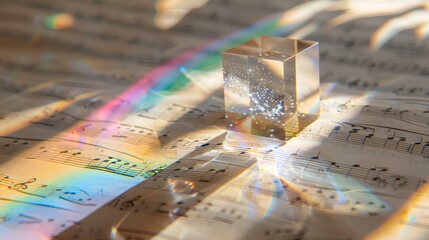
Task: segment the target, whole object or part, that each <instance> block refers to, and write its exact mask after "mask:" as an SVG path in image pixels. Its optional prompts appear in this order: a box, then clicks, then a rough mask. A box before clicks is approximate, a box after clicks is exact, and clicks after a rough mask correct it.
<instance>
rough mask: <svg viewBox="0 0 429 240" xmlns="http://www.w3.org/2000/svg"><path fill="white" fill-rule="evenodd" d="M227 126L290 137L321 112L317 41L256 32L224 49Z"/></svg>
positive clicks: (281, 138) (261, 133)
mask: <svg viewBox="0 0 429 240" xmlns="http://www.w3.org/2000/svg"><path fill="white" fill-rule="evenodd" d="M222 62H223V74H224V94H225V114H226V124H227V129H228V130H231V131H237V132H241V133H247V134H252V135H258V136H263V137H269V138H275V139H280V140H287V139H289V138H291V137H293V136H295V135H296V134H297V133H299V132H300V131H301V130H302V129H303V128H304V127H306V126H308V125H309V124H310V123H312V122H313V121H314V120H316V119H317V118H318V117H319V101H320V94H319V45H318V43H317V42H312V41H306V40H296V39H290V38H280V37H266V36H263V37H257V38H255V39H253V40H251V41H248V42H246V43H243V44H241V45H238V46H235V47H233V48H231V49H229V50H227V51H225V52H223V53H222Z"/></svg>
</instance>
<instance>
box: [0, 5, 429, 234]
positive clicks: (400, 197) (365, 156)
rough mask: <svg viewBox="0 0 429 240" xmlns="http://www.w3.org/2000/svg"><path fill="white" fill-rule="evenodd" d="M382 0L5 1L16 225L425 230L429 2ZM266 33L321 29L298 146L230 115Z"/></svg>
mask: <svg viewBox="0 0 429 240" xmlns="http://www.w3.org/2000/svg"><path fill="white" fill-rule="evenodd" d="M191 2H192V3H191ZM374 2H377V1H374ZM374 2H372V3H371V2H370V1H310V2H305V3H302V2H301V1H287V2H285V1H278V0H268V1H263V3H261V2H260V1H257V0H242V1H239V0H236V1H206V0H204V1H203V0H201V1H173V0H164V1H162V0H159V1H137V0H132V1H120V2H119V1H113V0H105V1H100V0H94V1H83V0H75V1H27V0H16V1H13V3H11V2H1V3H0V6H1V7H0V12H1V14H0V69H1V70H0V96H1V98H0V101H1V106H2V107H1V108H0V135H1V136H0V156H1V158H0V239H50V238H55V239H129V240H134V239H151V238H154V239H203V238H204V239H362V238H368V239H427V238H428V237H429V219H428V217H427V216H428V213H429V212H428V211H429V205H428V199H427V198H428V196H429V195H428V194H429V187H428V185H427V184H426V181H427V178H428V170H429V167H428V162H427V161H428V158H429V130H428V123H429V107H428V106H429V105H428V96H429V84H427V83H426V81H427V77H428V75H429V65H428V56H429V55H428V49H429V48H428V47H429V46H428V41H427V38H426V37H427V36H428V34H429V31H428V29H429V27H428V26H429V25H428V22H429V20H428V19H429V17H428V16H429V12H428V11H427V9H425V7H427V5H425V4H427V3H426V2H425V1H417V0H415V1H410V2H408V3H395V1H381V2H377V3H374ZM415 29H417V30H415ZM402 30H405V31H402ZM414 31H415V33H416V34H414ZM259 35H279V36H288V35H289V36H293V37H296V38H307V39H311V40H316V41H319V42H320V47H321V49H320V54H321V55H320V60H321V66H320V67H321V81H322V89H321V94H322V101H321V118H320V119H319V120H317V121H316V122H315V123H313V124H312V125H310V126H309V127H308V128H306V129H305V130H304V131H303V132H302V133H301V134H300V135H299V136H297V137H296V138H293V139H291V140H290V141H288V142H287V143H286V144H282V143H280V142H275V141H269V140H266V141H262V142H261V141H259V140H255V139H253V138H247V137H242V136H239V137H237V136H233V135H231V134H227V133H226V130H225V127H224V111H223V90H222V70H221V67H220V65H221V64H220V63H221V59H220V52H221V51H222V50H223V49H226V48H228V47H230V46H232V45H234V44H238V43H241V42H244V41H246V40H248V39H251V38H253V37H255V36H259Z"/></svg>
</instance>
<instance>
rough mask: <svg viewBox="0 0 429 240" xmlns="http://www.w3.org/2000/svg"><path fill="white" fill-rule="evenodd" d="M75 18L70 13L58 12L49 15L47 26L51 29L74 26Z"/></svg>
mask: <svg viewBox="0 0 429 240" xmlns="http://www.w3.org/2000/svg"><path fill="white" fill-rule="evenodd" d="M74 23H75V19H74V17H73V15H71V14H70V13H56V14H52V15H50V16H48V17H47V18H46V20H45V27H46V28H47V29H51V30H65V29H69V28H71V27H73V25H74Z"/></svg>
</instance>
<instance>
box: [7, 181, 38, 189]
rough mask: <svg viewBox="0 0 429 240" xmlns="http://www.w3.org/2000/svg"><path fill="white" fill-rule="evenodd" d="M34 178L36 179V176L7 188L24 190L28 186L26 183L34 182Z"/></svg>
mask: <svg viewBox="0 0 429 240" xmlns="http://www.w3.org/2000/svg"><path fill="white" fill-rule="evenodd" d="M36 180H37V179H36V178H32V179H30V180H28V181H26V182H21V183H17V184H14V185H13V186H10V187H9V189H12V190H17V191H20V190H24V189H27V188H28V185H27V184H30V183H34V182H35V181H36Z"/></svg>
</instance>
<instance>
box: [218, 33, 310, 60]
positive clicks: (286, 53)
mask: <svg viewBox="0 0 429 240" xmlns="http://www.w3.org/2000/svg"><path fill="white" fill-rule="evenodd" d="M316 45H318V43H317V42H313V41H308V40H297V39H291V38H281V37H267V36H261V37H257V38H254V39H252V40H250V41H248V42H245V43H243V44H240V45H238V46H236V47H233V48H231V49H229V50H227V51H225V52H224V53H227V54H237V55H245V56H251V57H257V58H262V59H270V60H275V61H282V62H284V61H286V60H288V59H290V58H291V57H293V56H295V55H297V54H299V53H300V52H303V51H305V50H306V49H308V48H311V47H313V46H316Z"/></svg>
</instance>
